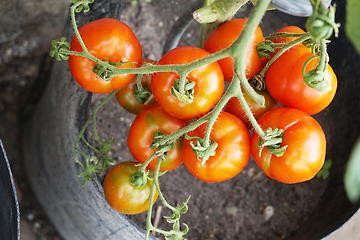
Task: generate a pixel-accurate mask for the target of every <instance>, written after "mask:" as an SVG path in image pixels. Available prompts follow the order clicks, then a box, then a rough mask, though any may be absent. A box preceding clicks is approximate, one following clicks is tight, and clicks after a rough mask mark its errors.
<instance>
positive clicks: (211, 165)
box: [183, 112, 250, 182]
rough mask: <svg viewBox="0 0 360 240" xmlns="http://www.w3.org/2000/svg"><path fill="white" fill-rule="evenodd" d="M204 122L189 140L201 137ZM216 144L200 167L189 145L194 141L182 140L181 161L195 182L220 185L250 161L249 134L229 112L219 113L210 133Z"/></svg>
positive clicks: (203, 132)
mask: <svg viewBox="0 0 360 240" xmlns="http://www.w3.org/2000/svg"><path fill="white" fill-rule="evenodd" d="M206 126H207V123H204V124H202V125H200V126H199V127H197V128H196V129H195V130H193V131H191V132H189V133H188V135H189V136H190V137H193V136H197V137H201V138H203V137H204V135H205V131H206ZM210 140H211V141H212V142H216V143H217V144H218V147H217V149H216V154H215V155H214V156H211V157H210V158H209V159H208V160H207V161H206V162H205V164H204V166H201V161H199V160H198V159H197V156H196V154H195V153H194V152H193V149H192V147H191V145H190V142H193V143H195V142H196V140H194V139H192V140H186V139H185V140H184V146H183V159H184V164H185V166H186V168H187V169H188V170H189V171H190V172H191V173H192V174H193V175H194V176H195V177H196V178H198V179H200V180H203V181H206V182H221V181H225V180H228V179H230V178H232V177H234V176H236V175H237V174H238V173H240V172H241V171H242V170H243V169H244V167H245V166H246V164H247V163H248V162H249V159H250V134H249V131H248V129H247V128H246V126H245V124H244V123H243V122H242V121H241V120H240V119H238V118H237V117H235V116H234V115H232V114H231V113H227V112H222V113H220V115H219V116H218V119H217V120H216V122H215V124H214V125H213V128H212V130H211V134H210Z"/></svg>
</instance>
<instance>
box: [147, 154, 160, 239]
mask: <svg viewBox="0 0 360 240" xmlns="http://www.w3.org/2000/svg"><path fill="white" fill-rule="evenodd" d="M160 165H161V161H160V160H159V161H158V162H157V164H156V169H155V173H154V178H153V182H152V187H151V192H150V201H149V209H148V212H147V227H146V235H145V240H146V239H148V238H149V234H150V231H151V230H153V229H154V227H153V226H152V223H151V212H152V206H153V201H154V197H155V190H156V189H157V188H156V185H157V181H158V178H159V172H160Z"/></svg>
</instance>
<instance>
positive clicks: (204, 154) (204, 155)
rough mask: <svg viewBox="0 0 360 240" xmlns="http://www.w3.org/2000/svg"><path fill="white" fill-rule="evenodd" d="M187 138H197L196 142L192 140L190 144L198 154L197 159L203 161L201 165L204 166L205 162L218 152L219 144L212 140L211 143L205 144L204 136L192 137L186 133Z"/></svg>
mask: <svg viewBox="0 0 360 240" xmlns="http://www.w3.org/2000/svg"><path fill="white" fill-rule="evenodd" d="M185 139H187V140H191V139H196V140H197V141H196V142H195V143H193V142H190V145H191V147H192V149H193V152H194V153H195V154H196V156H197V159H198V160H199V161H201V166H204V164H205V162H206V161H207V160H208V159H209V158H210V157H212V156H215V154H216V148H217V147H218V144H217V143H216V142H210V143H209V144H207V145H206V144H205V142H204V139H203V138H199V137H190V136H189V135H187V134H185Z"/></svg>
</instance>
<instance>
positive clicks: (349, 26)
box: [345, 0, 360, 54]
mask: <svg viewBox="0 0 360 240" xmlns="http://www.w3.org/2000/svg"><path fill="white" fill-rule="evenodd" d="M359 22H360V1H359V0H347V2H346V24H345V32H346V35H347V37H348V38H349V40H350V41H351V43H352V44H353V46H354V47H355V50H356V51H357V53H358V54H360V28H359Z"/></svg>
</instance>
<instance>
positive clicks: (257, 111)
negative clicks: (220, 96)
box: [225, 90, 277, 130]
mask: <svg viewBox="0 0 360 240" xmlns="http://www.w3.org/2000/svg"><path fill="white" fill-rule="evenodd" d="M257 92H258V94H260V95H262V96H264V98H265V104H264V105H261V104H258V103H257V102H255V100H254V99H253V98H251V97H250V96H249V94H247V93H246V92H245V91H243V94H244V98H245V100H246V102H247V104H248V106H249V108H250V110H251V112H252V113H253V115H254V117H255V119H259V118H260V117H261V116H262V115H263V114H264V113H266V112H267V111H269V110H271V109H274V108H276V107H277V101H275V99H274V98H273V97H271V95H270V94H269V93H268V92H267V91H266V90H265V91H261V92H259V91H257ZM225 110H226V111H227V112H229V113H232V114H234V115H235V116H237V117H238V118H240V119H241V121H243V122H244V123H245V125H246V126H247V128H248V129H250V130H251V129H252V124H251V122H250V120H249V118H248V117H247V115H246V113H245V111H244V108H243V107H242V105H241V103H240V101H239V100H238V98H237V97H232V98H231V99H230V100H229V102H228V103H227V105H226V107H225Z"/></svg>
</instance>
